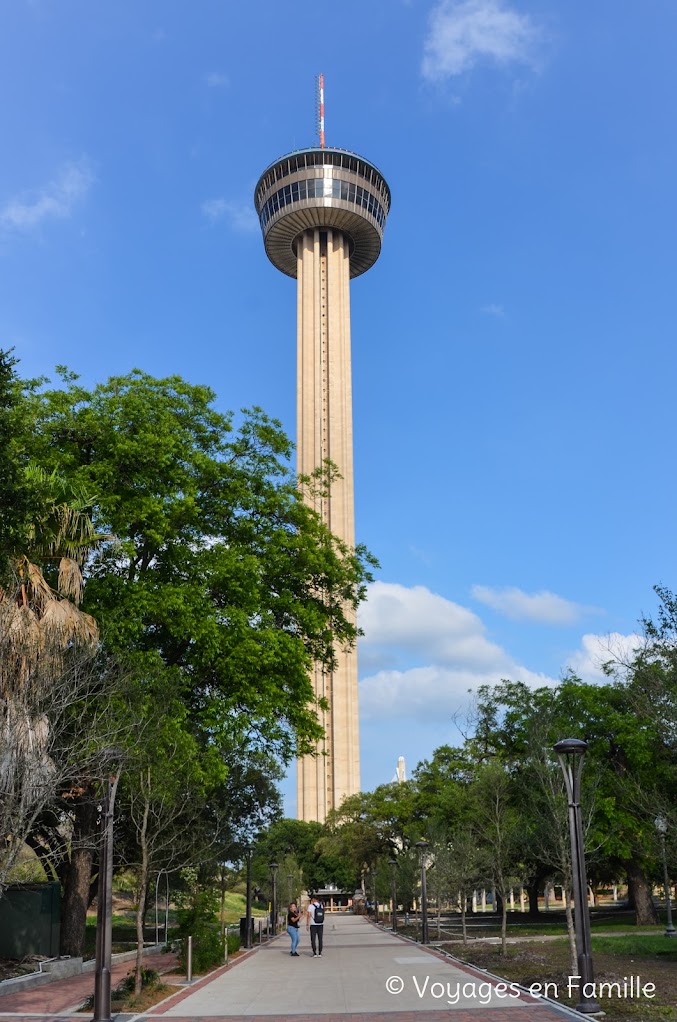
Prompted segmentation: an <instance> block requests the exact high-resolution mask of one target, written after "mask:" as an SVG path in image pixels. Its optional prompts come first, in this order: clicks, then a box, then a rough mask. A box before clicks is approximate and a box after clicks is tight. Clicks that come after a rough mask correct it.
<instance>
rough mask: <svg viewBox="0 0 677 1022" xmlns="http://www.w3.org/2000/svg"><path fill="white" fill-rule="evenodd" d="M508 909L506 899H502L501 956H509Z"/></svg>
mask: <svg viewBox="0 0 677 1022" xmlns="http://www.w3.org/2000/svg"><path fill="white" fill-rule="evenodd" d="M507 936H508V908H507V906H506V903H505V898H501V954H502V955H507V953H508V941H507Z"/></svg>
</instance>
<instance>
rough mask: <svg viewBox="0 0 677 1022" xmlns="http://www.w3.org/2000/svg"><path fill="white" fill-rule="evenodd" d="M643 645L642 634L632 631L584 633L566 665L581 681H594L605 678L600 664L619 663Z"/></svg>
mask: <svg viewBox="0 0 677 1022" xmlns="http://www.w3.org/2000/svg"><path fill="white" fill-rule="evenodd" d="M643 645H644V638H643V636H641V635H639V634H637V633H634V634H631V635H623V634H622V633H621V632H610V633H609V634H608V635H593V634H588V635H584V636H583V638H582V639H581V646H580V649H578V650H576V652H575V653H572V654H571V656H570V657H569V660H568V666H569V667H570V668H571V669H572V671H574V673H575V674H577V675H578V677H579V678H580V679H581V680H582V681H587V682H591V683H594V682H596V681H604V680H607V678H606V675H605V674H604V671H603V670H602V665H603V664H606V663H609V662H610V661H612V660H613V661H616V662H618V663H619V664H623V663H627V662H629V661H630V660H631V659H632V654H633V652H634V651H635V650H638V649H640V648H641V647H642V646H643Z"/></svg>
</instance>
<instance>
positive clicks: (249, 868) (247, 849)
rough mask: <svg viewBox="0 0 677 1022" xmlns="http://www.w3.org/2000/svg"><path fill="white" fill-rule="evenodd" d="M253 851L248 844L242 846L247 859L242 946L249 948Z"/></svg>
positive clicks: (250, 939)
mask: <svg viewBox="0 0 677 1022" xmlns="http://www.w3.org/2000/svg"><path fill="white" fill-rule="evenodd" d="M253 851H254V849H253V848H252V846H251V845H250V844H246V845H245V846H244V854H245V857H246V859H247V902H246V908H245V915H246V917H247V919H246V930H245V938H244V946H245V947H246V948H250V947H251V946H252V852H253Z"/></svg>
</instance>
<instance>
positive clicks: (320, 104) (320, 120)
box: [317, 74, 324, 149]
mask: <svg viewBox="0 0 677 1022" xmlns="http://www.w3.org/2000/svg"><path fill="white" fill-rule="evenodd" d="M317 133H318V135H319V136H320V149H324V75H323V74H319V75H318V76H317Z"/></svg>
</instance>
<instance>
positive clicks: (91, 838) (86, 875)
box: [59, 793, 98, 958]
mask: <svg viewBox="0 0 677 1022" xmlns="http://www.w3.org/2000/svg"><path fill="white" fill-rule="evenodd" d="M88 795H89V793H87V794H86V795H85V796H84V798H83V801H81V802H80V804H79V805H78V806H77V807H76V810H75V825H74V833H73V845H72V848H71V858H70V863H69V864H68V868H67V870H66V881H65V885H64V894H63V902H62V904H61V931H60V935H59V952H60V954H62V955H70V957H71V958H79V957H81V956H82V954H83V952H84V947H85V929H86V926H87V908H88V907H89V904H90V883H91V879H92V863H93V861H94V849H95V847H96V844H97V836H98V834H97V825H96V824H97V817H98V809H97V806H96V803H95V801H94V799H93V798H91V797H88Z"/></svg>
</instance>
